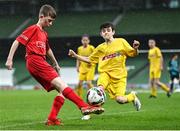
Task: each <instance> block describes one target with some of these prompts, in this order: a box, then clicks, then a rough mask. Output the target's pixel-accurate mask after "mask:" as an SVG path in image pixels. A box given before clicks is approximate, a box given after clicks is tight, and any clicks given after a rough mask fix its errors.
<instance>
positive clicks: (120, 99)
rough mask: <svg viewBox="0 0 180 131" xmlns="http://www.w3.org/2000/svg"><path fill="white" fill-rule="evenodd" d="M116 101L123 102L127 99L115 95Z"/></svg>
mask: <svg viewBox="0 0 180 131" xmlns="http://www.w3.org/2000/svg"><path fill="white" fill-rule="evenodd" d="M116 101H117V102H118V103H119V104H124V103H126V101H127V100H126V99H125V98H124V97H123V96H119V97H116Z"/></svg>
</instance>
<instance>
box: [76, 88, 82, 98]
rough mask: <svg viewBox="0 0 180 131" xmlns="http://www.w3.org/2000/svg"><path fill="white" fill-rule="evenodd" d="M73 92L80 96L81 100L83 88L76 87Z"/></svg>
mask: <svg viewBox="0 0 180 131" xmlns="http://www.w3.org/2000/svg"><path fill="white" fill-rule="evenodd" d="M75 90H76V92H77V94H78V96H80V97H81V98H82V95H83V88H82V86H77V87H76V89H75Z"/></svg>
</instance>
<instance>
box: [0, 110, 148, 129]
mask: <svg viewBox="0 0 180 131" xmlns="http://www.w3.org/2000/svg"><path fill="white" fill-rule="evenodd" d="M144 111H145V110H140V111H122V112H116V113H105V114H102V116H110V115H118V114H128V113H141V112H144ZM75 119H81V116H79V117H69V118H68V119H66V120H75ZM43 123H44V121H36V122H28V123H21V124H14V125H8V126H0V129H6V128H13V127H18V126H20V127H21V126H28V125H35V124H43Z"/></svg>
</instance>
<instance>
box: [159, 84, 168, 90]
mask: <svg viewBox="0 0 180 131" xmlns="http://www.w3.org/2000/svg"><path fill="white" fill-rule="evenodd" d="M160 87H161V88H162V89H163V90H165V91H166V92H168V91H169V88H168V87H167V86H166V85H165V84H163V83H161V84H160Z"/></svg>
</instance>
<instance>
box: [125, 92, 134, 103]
mask: <svg viewBox="0 0 180 131" xmlns="http://www.w3.org/2000/svg"><path fill="white" fill-rule="evenodd" d="M125 97H126V98H127V101H128V102H132V101H134V99H135V97H136V96H135V94H133V93H129V94H128V95H125Z"/></svg>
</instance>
